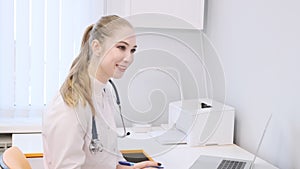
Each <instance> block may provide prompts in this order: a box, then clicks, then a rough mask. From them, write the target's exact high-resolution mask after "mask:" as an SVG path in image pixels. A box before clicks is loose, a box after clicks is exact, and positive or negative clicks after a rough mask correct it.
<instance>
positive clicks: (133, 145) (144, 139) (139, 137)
mask: <svg viewBox="0 0 300 169" xmlns="http://www.w3.org/2000/svg"><path fill="white" fill-rule="evenodd" d="M13 138H14V139H13V145H16V146H19V147H20V148H21V150H22V151H24V152H27V153H28V152H30V151H32V150H33V149H34V148H32V147H31V146H34V145H35V146H41V145H42V143H41V135H39V134H18V135H15V136H13ZM28 138H31V139H28ZM26 139H27V141H28V142H27V141H25V140H26ZM29 140H30V141H29ZM30 147H31V148H30ZM119 149H143V150H145V151H146V152H147V153H148V154H149V155H150V156H151V157H152V158H153V159H154V160H156V161H158V162H160V163H162V164H163V166H164V167H165V168H166V169H175V168H176V169H177V168H178V169H188V168H189V167H190V166H191V165H192V164H193V163H194V161H195V160H196V159H197V158H198V157H199V156H200V155H215V156H226V157H231V158H232V157H233V158H240V159H246V160H252V159H253V154H251V153H249V152H247V151H246V150H244V149H242V148H240V147H238V146H237V145H222V146H204V147H189V146H188V145H176V146H174V145H160V144H159V143H158V142H157V141H156V140H155V139H153V138H151V137H150V136H149V134H147V133H134V132H132V131H131V135H130V136H128V137H126V138H123V139H122V138H119ZM35 151H36V150H35ZM35 151H34V152H35ZM40 151H41V152H42V150H40ZM30 163H31V165H32V168H33V169H42V168H43V167H42V166H43V164H42V163H43V162H42V159H41V158H38V159H30ZM254 169H278V168H276V167H274V166H272V165H271V164H269V163H267V162H266V161H264V160H262V159H260V158H257V159H256V161H255V166H254Z"/></svg>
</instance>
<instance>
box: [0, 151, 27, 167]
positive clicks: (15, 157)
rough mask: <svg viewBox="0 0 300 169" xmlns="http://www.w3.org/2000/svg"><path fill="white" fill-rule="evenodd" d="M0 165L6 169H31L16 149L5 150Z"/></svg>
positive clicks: (21, 153) (23, 156)
mask: <svg viewBox="0 0 300 169" xmlns="http://www.w3.org/2000/svg"><path fill="white" fill-rule="evenodd" d="M0 165H4V166H1V167H2V168H4V169H6V168H8V169H31V166H30V164H29V161H28V160H27V158H26V157H25V155H24V154H23V152H22V151H21V150H20V149H19V148H18V147H15V146H13V147H10V148H8V149H6V150H5V151H4V153H3V155H2V158H1V159H0ZM1 167H0V168H1Z"/></svg>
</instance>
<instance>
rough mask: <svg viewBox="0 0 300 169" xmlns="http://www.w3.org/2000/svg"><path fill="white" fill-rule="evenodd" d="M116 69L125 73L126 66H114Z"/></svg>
mask: <svg viewBox="0 0 300 169" xmlns="http://www.w3.org/2000/svg"><path fill="white" fill-rule="evenodd" d="M116 66H117V68H118V69H119V70H120V71H121V72H125V71H126V69H127V67H126V66H123V65H119V64H116Z"/></svg>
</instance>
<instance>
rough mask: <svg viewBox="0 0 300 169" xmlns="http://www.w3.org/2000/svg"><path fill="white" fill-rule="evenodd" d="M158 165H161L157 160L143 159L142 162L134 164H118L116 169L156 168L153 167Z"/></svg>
mask: <svg viewBox="0 0 300 169" xmlns="http://www.w3.org/2000/svg"><path fill="white" fill-rule="evenodd" d="M158 166H161V164H160V163H158V162H155V161H143V162H139V163H135V164H134V166H125V165H120V164H118V165H117V168H116V169H142V168H147V169H156V168H155V167H158Z"/></svg>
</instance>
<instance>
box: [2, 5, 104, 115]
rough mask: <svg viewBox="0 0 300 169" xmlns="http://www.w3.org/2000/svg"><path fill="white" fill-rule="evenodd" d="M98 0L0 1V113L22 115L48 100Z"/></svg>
mask: <svg viewBox="0 0 300 169" xmlns="http://www.w3.org/2000/svg"><path fill="white" fill-rule="evenodd" d="M103 4H104V2H103V1H99V0H88V1H85V0H0V81H1V82H0V114H1V113H2V114H3V113H6V114H8V115H9V116H18V112H21V114H24V112H25V115H26V112H30V111H31V110H41V109H43V108H44V106H45V105H46V104H47V103H48V102H49V101H51V100H52V98H53V97H54V96H55V95H56V93H57V92H58V90H59V87H60V85H61V84H62V82H63V81H64V79H65V77H66V75H67V72H68V70H69V67H70V65H71V62H72V60H73V58H74V57H76V55H77V54H78V52H79V47H80V43H81V37H82V34H83V32H84V30H85V28H86V27H87V26H88V25H90V24H92V23H95V22H96V21H97V20H98V19H99V18H100V17H101V15H102V14H103V9H104V8H103Z"/></svg>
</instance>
